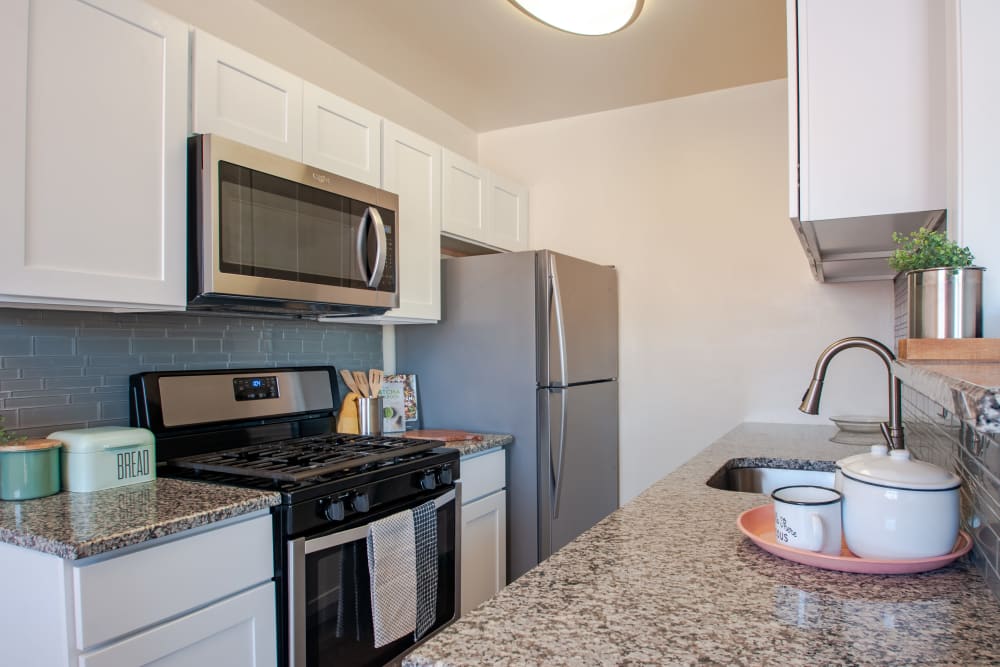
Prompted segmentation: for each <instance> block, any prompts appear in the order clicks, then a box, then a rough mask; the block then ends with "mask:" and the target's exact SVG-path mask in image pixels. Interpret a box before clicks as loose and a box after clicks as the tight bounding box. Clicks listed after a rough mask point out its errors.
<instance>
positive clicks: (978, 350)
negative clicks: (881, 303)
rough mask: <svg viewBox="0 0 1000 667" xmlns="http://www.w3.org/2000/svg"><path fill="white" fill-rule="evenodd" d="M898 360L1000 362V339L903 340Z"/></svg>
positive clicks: (900, 342)
mask: <svg viewBox="0 0 1000 667" xmlns="http://www.w3.org/2000/svg"><path fill="white" fill-rule="evenodd" d="M899 358H900V359H910V360H916V359H924V360H936V361H1000V338H903V339H902V340H900V341H899Z"/></svg>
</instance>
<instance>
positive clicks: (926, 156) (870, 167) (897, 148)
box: [789, 0, 946, 221]
mask: <svg viewBox="0 0 1000 667" xmlns="http://www.w3.org/2000/svg"><path fill="white" fill-rule="evenodd" d="M797 10H798V22H797V28H798V35H797V36H798V125H799V128H798V129H799V136H798V140H799V146H798V149H799V160H800V175H799V179H800V191H799V206H800V214H801V219H802V220H808V221H813V220H828V219H839V218H853V217H861V216H870V215H877V214H890V213H903V212H911V211H928V210H936V209H943V208H944V207H945V206H946V198H945V194H946V193H945V188H946V181H945V173H944V169H945V164H946V155H945V136H944V113H945V108H944V53H943V48H942V43H943V37H944V36H943V34H939V33H940V32H941V30H942V28H941V24H942V21H943V19H944V16H943V8H942V3H939V2H937V1H936V0H880V1H879V2H869V1H868V0H838V1H837V2H827V1H826V0H819V1H816V0H799V1H798V3H797ZM789 71H790V72H791V73H792V74H793V75H794V71H793V70H791V69H790V70H789ZM793 80H794V79H793Z"/></svg>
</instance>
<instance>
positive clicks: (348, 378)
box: [340, 368, 361, 395]
mask: <svg viewBox="0 0 1000 667" xmlns="http://www.w3.org/2000/svg"><path fill="white" fill-rule="evenodd" d="M340 377H342V378H344V384H346V385H347V388H348V389H349V390H351V391H353V392H354V393H355V394H358V395H360V394H361V392H360V391H358V385H356V384H355V383H354V376H353V375H351V371H349V370H347V369H346V368H341V369H340Z"/></svg>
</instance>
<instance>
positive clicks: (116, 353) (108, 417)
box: [0, 309, 382, 437]
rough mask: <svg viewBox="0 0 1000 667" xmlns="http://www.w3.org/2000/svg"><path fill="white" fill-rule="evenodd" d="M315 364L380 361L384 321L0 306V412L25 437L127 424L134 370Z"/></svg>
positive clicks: (356, 365) (363, 365)
mask: <svg viewBox="0 0 1000 667" xmlns="http://www.w3.org/2000/svg"><path fill="white" fill-rule="evenodd" d="M313 364H330V365H333V366H336V367H337V368H338V369H339V368H342V367H343V368H351V369H368V368H380V367H381V366H382V328H381V327H379V326H375V325H364V324H320V323H317V322H310V321H306V320H281V319H266V318H252V317H232V316H216V315H205V314H189V313H148V314H147V313H143V314H128V315H120V314H109V313H84V312H70V311H51V310H45V311H43V310H20V309H0V415H3V416H4V418H5V424H4V425H5V426H6V427H7V428H8V429H10V430H11V431H15V432H18V433H21V434H24V435H27V436H30V437H35V436H45V435H48V434H49V433H51V432H52V431H56V430H62V429H67V428H84V427H91V426H123V425H127V424H128V376H129V375H130V374H132V373H138V372H142V371H166V370H191V369H202V368H252V367H255V366H261V367H274V366H307V365H313ZM340 390H341V395H343V392H344V387H343V386H341V388H340Z"/></svg>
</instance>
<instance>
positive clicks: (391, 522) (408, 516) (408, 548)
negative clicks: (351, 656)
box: [368, 510, 417, 648]
mask: <svg viewBox="0 0 1000 667" xmlns="http://www.w3.org/2000/svg"><path fill="white" fill-rule="evenodd" d="M416 570H417V565H416V549H415V542H414V534H413V512H412V511H410V510H405V511H403V512H398V513H396V514H393V515H392V516H387V517H385V518H384V519H379V520H378V521H375V522H373V523H371V524H370V525H369V528H368V575H369V577H370V579H371V591H372V626H373V629H374V633H375V647H376V648H378V647H379V646H385V645H386V644H389V643H391V642H393V641H395V640H397V639H399V638H400V637H402V636H404V635H407V634H409V633H411V632H414V631H415V630H416V627H417V613H416V610H417V578H416Z"/></svg>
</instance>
